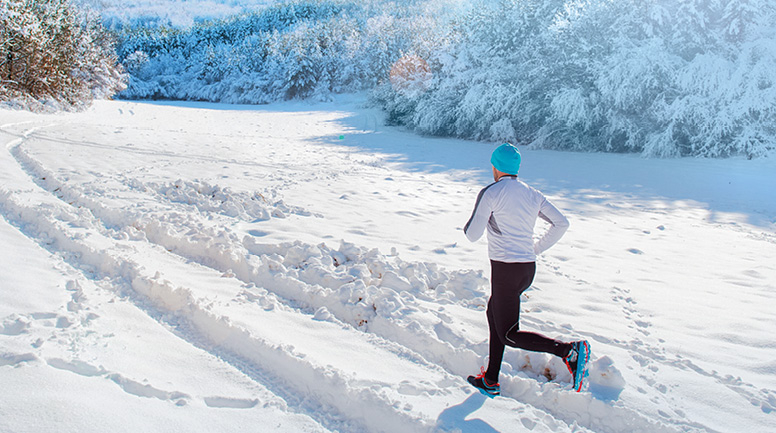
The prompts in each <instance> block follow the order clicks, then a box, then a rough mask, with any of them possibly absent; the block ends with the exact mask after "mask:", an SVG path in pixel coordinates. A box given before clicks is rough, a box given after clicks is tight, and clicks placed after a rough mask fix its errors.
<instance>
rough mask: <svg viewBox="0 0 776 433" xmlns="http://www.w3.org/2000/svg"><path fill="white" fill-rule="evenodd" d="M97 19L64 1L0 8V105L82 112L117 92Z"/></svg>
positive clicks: (118, 81) (23, 0)
mask: <svg viewBox="0 0 776 433" xmlns="http://www.w3.org/2000/svg"><path fill="white" fill-rule="evenodd" d="M117 61H118V58H117V56H116V53H115V49H114V45H113V43H112V39H111V37H110V35H109V34H108V33H107V32H105V30H104V29H103V28H102V26H101V24H100V21H99V17H96V16H93V15H88V14H86V13H84V12H82V11H80V10H79V9H78V8H76V7H75V6H74V5H72V4H71V3H70V1H69V0H4V1H3V3H2V5H0V101H6V104H8V103H10V104H11V105H21V106H23V107H27V108H32V109H36V108H41V107H43V106H45V105H51V106H53V108H54V109H62V108H65V109H68V108H73V107H76V108H77V107H83V106H85V105H88V104H89V103H91V101H92V100H93V99H94V98H104V97H109V96H111V95H113V94H115V93H116V92H117V91H120V90H121V89H123V88H124V87H123V83H124V77H123V75H122V72H121V67H120V66H119V65H118V63H117Z"/></svg>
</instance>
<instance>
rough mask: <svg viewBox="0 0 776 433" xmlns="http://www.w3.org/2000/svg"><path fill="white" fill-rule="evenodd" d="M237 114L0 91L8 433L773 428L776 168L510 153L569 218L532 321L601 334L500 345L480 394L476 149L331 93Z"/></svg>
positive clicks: (483, 179)
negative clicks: (545, 350) (76, 107)
mask: <svg viewBox="0 0 776 433" xmlns="http://www.w3.org/2000/svg"><path fill="white" fill-rule="evenodd" d="M239 108H240V107H231V106H219V105H210V104H195V105H191V104H185V105H181V104H170V105H154V104H136V103H121V102H102V103H98V104H96V105H95V107H94V108H92V109H91V110H89V111H88V112H86V113H80V114H65V115H47V116H44V115H32V114H29V113H22V112H10V111H2V112H0V114H1V115H2V120H0V139H2V142H3V143H4V144H5V151H4V153H3V154H2V157H0V164H2V166H1V167H0V168H2V173H1V174H0V180H1V181H2V183H1V184H0V214H1V215H2V216H3V219H2V220H0V226H1V229H0V235H1V236H2V242H3V245H4V246H5V248H4V253H3V262H4V263H5V265H4V266H3V267H2V270H0V283H1V284H2V291H0V297H1V298H0V301H1V302H0V379H2V382H3V383H4V384H6V383H7V384H8V387H7V391H6V392H4V393H2V394H0V395H2V396H1V397H0V399H2V405H0V431H40V430H51V429H53V425H54V424H55V423H57V422H59V421H57V420H60V419H65V420H66V422H67V423H68V426H69V428H71V429H72V430H79V431H84V430H86V431H103V430H105V429H106V428H109V427H113V428H116V427H119V426H123V427H126V426H127V425H130V426H132V427H133V428H134V427H137V428H140V427H142V428H145V429H149V430H151V431H192V430H194V431H201V430H206V429H213V428H215V429H218V430H224V431H225V430H227V429H234V428H235V426H243V427H244V426H245V425H256V426H257V429H258V430H261V431H273V430H274V431H354V432H355V431H375V432H379V431H385V432H394V431H402V432H405V431H455V430H462V431H515V430H525V431H602V432H625V431H741V430H747V431H766V430H767V429H766V426H768V425H771V424H772V423H773V422H774V419H773V417H774V414H773V413H772V412H773V408H774V407H776V392H774V389H775V388H776V385H775V383H776V380H774V374H773V373H775V372H776V361H774V359H776V356H774V355H776V347H774V346H773V339H772V336H771V334H772V329H771V328H772V323H773V322H774V316H775V315H776V314H774V312H773V311H772V310H773V309H772V308H770V306H771V305H773V301H774V298H775V297H776V294H774V291H773V288H774V287H773V281H776V267H774V265H773V264H772V263H771V262H770V261H769V260H767V259H766V258H767V257H773V256H776V254H774V253H776V245H774V244H775V243H776V236H774V220H773V215H776V203H774V202H775V201H776V200H774V198H773V195H772V191H773V189H774V188H776V184H774V183H775V182H774V175H773V174H772V173H773V164H772V163H769V162H768V161H755V162H749V161H738V160H732V161H701V160H667V161H652V160H643V159H640V158H633V157H629V156H612V155H580V154H564V153H558V152H525V154H524V161H525V163H524V168H523V169H522V171H521V177H523V178H524V179H525V180H526V181H528V182H529V183H533V184H534V185H536V186H537V187H539V188H540V189H543V190H544V191H545V193H547V194H548V195H549V196H550V197H551V198H552V199H553V200H554V201H555V202H556V204H558V205H559V207H561V208H562V209H563V210H564V211H565V212H566V213H568V214H569V216H570V218H571V219H572V230H571V231H570V232H569V234H568V235H567V236H566V237H565V238H564V239H563V240H562V241H561V244H559V245H558V246H556V247H555V248H553V249H552V250H551V251H550V252H548V254H546V255H545V256H544V257H542V258H541V259H540V262H539V273H538V275H537V279H536V281H535V283H534V287H533V289H532V290H531V291H529V292H528V293H527V296H526V299H525V304H524V308H523V311H524V314H523V318H522V326H523V328H524V329H533V330H538V331H540V332H543V333H546V334H548V335H551V336H555V337H558V338H563V339H573V338H586V339H588V340H590V341H591V343H592V346H593V353H594V362H593V371H592V376H591V386H590V388H589V389H588V390H587V391H586V392H583V393H581V394H577V393H574V392H572V391H570V389H569V388H570V386H569V383H568V382H569V380H570V376H569V374H568V372H567V371H565V367H564V366H563V365H562V363H561V362H560V361H559V360H557V359H550V358H549V357H547V356H545V355H537V354H530V353H526V352H521V351H516V350H508V351H507V356H506V357H505V365H504V373H505V375H504V376H503V378H502V381H501V384H502V391H503V394H504V397H502V398H498V399H495V400H487V401H486V400H485V399H484V397H481V396H480V395H479V394H477V393H474V392H473V390H472V389H471V388H470V386H469V385H468V384H467V383H466V382H465V380H464V378H465V376H466V375H468V374H471V373H474V372H476V371H477V370H478V368H479V366H480V365H483V363H484V362H485V355H486V353H487V342H486V336H487V324H486V321H485V314H484V304H485V302H486V300H487V293H488V286H487V278H486V276H487V271H488V263H487V258H486V253H485V243H484V242H480V243H476V244H468V243H466V241H465V238H464V237H463V234H462V233H461V232H460V227H461V226H462V225H463V224H464V223H465V222H466V220H467V218H468V216H469V212H470V211H471V207H472V205H473V201H474V198H475V197H476V194H477V192H478V191H479V189H480V188H481V187H482V186H484V185H486V184H487V183H489V179H488V175H489V172H488V165H487V161H488V156H489V152H490V150H491V146H488V145H485V144H481V143H470V142H462V141H455V140H439V139H433V140H432V139H423V138H420V137H416V136H413V135H410V134H405V133H402V132H401V131H398V130H395V129H391V128H387V127H385V126H383V123H382V122H381V121H380V117H379V115H378V113H375V112H372V111H370V110H366V109H361V108H358V106H357V104H354V103H350V102H347V101H344V102H340V103H339V104H321V105H318V106H309V105H302V104H279V105H276V106H268V107H258V108H254V107H251V108H250V109H247V110H240V109H239ZM720 173H726V174H720ZM678 179H681V183H677V182H679V180H678ZM31 390H36V391H35V392H33V391H31ZM19 395H26V396H28V398H25V399H19V398H18V396H19ZM83 407H87V408H90V409H91V410H89V411H87V412H84V411H83V409H82V408H83ZM46 408H51V410H47V409H46ZM137 410H141V411H142V413H145V414H147V415H146V416H144V417H143V419H140V420H139V419H136V417H133V416H132V415H131V414H132V413H136V412H135V411H137ZM246 423H247V424H246Z"/></svg>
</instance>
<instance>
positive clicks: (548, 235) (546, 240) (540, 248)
mask: <svg viewBox="0 0 776 433" xmlns="http://www.w3.org/2000/svg"><path fill="white" fill-rule="evenodd" d="M539 218H541V219H543V220H545V221H547V222H548V223H550V228H549V229H548V230H547V232H545V233H544V235H542V237H541V238H539V240H538V241H536V243H535V244H534V253H536V255H537V256H538V255H539V254H541V253H543V252H545V251H547V250H548V249H549V248H550V247H551V246H553V245H555V243H556V242H558V241H559V240H560V238H561V237H563V234H564V233H566V230H568V228H569V220H568V219H566V217H565V216H563V214H562V213H561V212H560V211H559V210H558V208H556V207H555V205H553V204H552V203H550V201H549V200H547V199H544V201H543V202H542V205H541V207H540V208H539Z"/></svg>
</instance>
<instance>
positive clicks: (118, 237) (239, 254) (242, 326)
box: [0, 125, 776, 432]
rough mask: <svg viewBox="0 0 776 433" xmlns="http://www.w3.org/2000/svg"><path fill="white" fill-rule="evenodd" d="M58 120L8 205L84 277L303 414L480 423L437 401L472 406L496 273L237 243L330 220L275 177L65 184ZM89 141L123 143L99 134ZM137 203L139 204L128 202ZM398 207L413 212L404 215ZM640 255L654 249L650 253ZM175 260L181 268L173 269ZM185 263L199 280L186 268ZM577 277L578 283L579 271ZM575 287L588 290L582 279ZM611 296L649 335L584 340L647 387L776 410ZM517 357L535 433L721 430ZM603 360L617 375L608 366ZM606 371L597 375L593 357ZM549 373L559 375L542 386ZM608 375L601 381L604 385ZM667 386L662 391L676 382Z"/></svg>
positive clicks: (19, 357) (246, 404)
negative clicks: (709, 394)
mask: <svg viewBox="0 0 776 433" xmlns="http://www.w3.org/2000/svg"><path fill="white" fill-rule="evenodd" d="M9 126H11V125H3V126H2V127H0V129H6V128H7V127H9ZM16 126H17V127H18V125H16ZM47 126H48V125H41V126H35V127H32V128H29V129H27V130H26V131H25V132H24V133H23V134H22V135H21V136H20V137H19V138H18V139H16V140H13V141H12V142H11V143H9V144H8V146H7V150H8V153H9V154H10V155H11V156H12V157H13V159H14V160H15V161H16V163H17V164H18V167H19V168H20V169H21V170H23V171H24V173H26V176H27V181H26V183H24V184H22V185H14V186H13V189H7V188H8V187H6V186H4V187H3V188H0V212H2V215H3V216H4V217H5V219H6V220H8V221H9V222H11V223H12V224H13V225H15V226H16V227H18V228H19V229H20V230H21V231H22V232H23V233H24V234H25V235H26V236H28V237H29V238H31V239H33V240H35V241H36V242H37V243H38V244H40V245H41V246H43V247H44V248H46V249H48V250H49V251H51V252H53V253H56V254H59V255H61V256H63V257H64V258H65V260H66V261H67V263H69V264H70V265H72V266H73V267H74V268H76V269H78V270H79V271H80V272H82V273H83V275H84V277H85V278H87V279H89V280H94V281H104V280H108V281H110V285H111V286H113V287H114V290H115V291H116V292H117V293H119V294H120V295H122V296H123V297H125V298H127V299H128V300H130V301H131V302H132V304H134V305H135V306H136V307H137V308H139V309H141V310H142V311H144V312H145V313H146V314H148V316H150V317H152V318H153V319H154V320H156V321H157V322H158V323H159V324H160V325H161V326H164V327H166V328H168V329H169V330H170V331H171V332H173V333H174V334H175V335H176V336H177V337H179V338H181V339H183V340H184V341H186V342H188V343H189V344H191V345H193V346H195V347H197V348H199V349H201V350H203V351H206V352H208V353H211V354H213V355H215V356H217V357H218V358H220V359H222V360H223V361H224V362H227V363H228V364H230V365H232V366H234V367H235V368H236V369H238V370H239V371H241V372H243V373H244V374H245V375H246V376H248V377H250V378H251V379H253V380H255V381H256V382H257V383H260V384H262V385H263V386H266V387H267V389H269V390H270V391H271V392H272V393H274V394H276V395H277V396H279V397H280V398H282V399H283V400H285V401H286V402H287V403H288V404H289V405H290V406H291V407H292V408H293V410H295V411H297V412H299V413H303V414H306V415H308V416H310V417H311V418H313V419H314V420H316V421H317V422H318V423H320V424H321V425H322V426H324V427H325V428H327V429H331V430H339V431H386V432H391V431H408V432H409V431H436V430H442V431H446V430H451V429H456V428H463V427H462V426H465V425H466V422H465V421H463V420H457V419H455V416H454V412H451V411H443V412H442V414H441V415H440V416H439V417H438V418H434V417H433V416H430V415H433V414H434V413H435V410H434V409H433V408H431V409H429V408H428V405H429V400H432V401H433V395H434V393H441V394H443V395H451V394H460V399H459V400H463V399H466V398H467V395H470V394H471V392H472V391H471V389H469V388H468V385H467V384H466V383H465V382H464V381H463V380H462V379H461V377H465V376H466V375H467V374H470V373H472V372H473V371H476V369H477V367H478V366H479V365H481V364H482V358H481V356H480V355H478V354H480V353H485V352H486V351H487V350H486V346H485V343H481V342H474V341H470V340H469V338H468V336H467V334H466V333H465V332H464V331H465V330H464V329H462V327H461V324H457V323H453V322H454V319H452V318H453V317H457V316H458V314H459V313H463V314H469V313H471V314H479V315H481V316H484V314H482V313H483V311H484V307H483V306H484V304H485V301H486V292H485V287H486V282H487V280H485V279H484V278H483V277H482V275H480V274H479V273H476V272H473V271H455V272H451V271H448V270H445V269H442V268H439V267H437V266H436V265H433V264H430V263H418V262H404V261H402V260H400V259H398V258H394V257H386V256H383V255H381V254H380V253H379V252H378V251H376V250H368V249H366V248H361V247H358V246H356V245H353V244H349V243H345V242H343V243H342V244H341V245H340V247H339V249H332V248H330V247H328V246H327V245H324V244H320V245H312V244H306V243H303V242H299V241H297V242H289V243H281V244H265V243H261V242H258V241H257V237H256V236H245V237H243V238H239V236H238V235H237V234H236V233H235V232H233V231H232V230H230V229H229V228H228V227H230V226H231V225H233V222H234V220H241V221H247V222H255V221H264V220H268V219H271V218H285V217H287V216H289V215H295V216H300V217H305V218H322V216H321V215H318V214H315V213H313V212H310V211H307V210H305V209H304V208H302V207H299V206H293V205H288V204H286V203H285V202H284V201H283V199H282V198H281V197H280V191H278V189H277V187H271V186H269V185H267V187H266V189H264V190H262V191H257V192H255V193H253V194H247V193H240V192H234V191H231V190H230V189H229V188H228V187H221V186H219V185H214V184H210V183H206V182H189V181H183V180H177V181H174V182H167V183H159V182H141V181H139V180H138V179H136V178H130V177H120V176H119V177H117V178H114V179H110V178H109V179H100V181H103V182H105V186H104V191H105V193H103V194H102V196H99V195H98V196H96V197H94V198H93V197H91V196H90V194H91V193H93V192H94V188H95V187H94V185H89V187H90V188H91V191H92V192H91V193H90V192H89V190H87V189H86V188H85V187H84V186H82V185H78V184H76V183H74V182H66V181H62V180H60V179H59V177H58V175H57V173H55V172H53V171H51V170H49V169H47V168H46V167H45V166H44V165H43V164H41V163H40V162H39V161H37V160H36V159H35V158H34V157H32V156H31V155H30V154H29V153H28V152H27V151H26V150H25V143H26V142H27V140H29V139H31V138H37V139H40V140H53V138H52V137H50V136H47V135H39V134H38V132H39V131H45V129H46V127H47ZM57 140H58V141H60V142H63V143H64V142H73V143H75V142H76V141H75V140H69V139H62V138H58V139H57ZM79 144H81V145H89V146H95V147H97V148H106V149H107V148H110V149H112V150H115V149H114V148H112V147H111V146H109V145H104V144H100V143H83V142H80V143H79ZM159 154H161V152H160V153H159ZM176 156H179V155H176ZM203 158H205V157H203ZM333 175H334V176H336V173H335V174H333ZM124 197H127V199H124ZM130 199H131V200H132V201H133V202H132V203H129V202H128V201H127V200H130ZM130 204H131V205H130ZM128 205H130V206H128ZM397 214H400V215H404V216H408V217H411V216H412V214H411V213H407V212H404V213H403V214H402V211H399V212H397ZM256 234H258V235H260V234H261V233H260V232H256ZM258 237H259V238H260V237H261V236H258ZM448 247H451V248H454V247H455V245H450V246H448ZM627 251H629V252H630V253H632V254H644V252H643V251H641V250H640V249H637V248H631V249H629V250H627ZM440 253H443V251H440ZM155 265H156V266H158V267H154V266H155ZM549 265H550V272H553V273H555V274H556V275H561V274H562V272H561V271H560V269H561V267H560V266H556V267H554V269H553V266H552V263H549ZM173 268H175V269H179V270H180V272H171V271H169V270H170V269H173ZM187 272H189V273H191V274H192V278H183V277H181V275H185V274H186V273H187ZM194 275H199V276H201V275H209V276H210V277H213V278H220V279H221V280H222V283H223V286H222V287H221V286H219V288H218V289H209V288H208V287H204V286H203V285H201V284H198V283H197V279H196V278H194V277H193V276H194ZM566 277H568V278H569V279H570V280H574V278H573V276H571V275H567V276H566ZM576 283H578V284H581V285H582V284H586V282H585V281H582V280H579V279H577V281H576ZM587 285H589V284H587ZM77 293H78V291H74V295H73V306H72V308H73V313H74V314H76V313H78V312H79V309H78V295H77ZM611 297H612V300H613V302H615V303H616V304H617V305H618V306H619V308H620V310H621V314H622V315H623V316H624V317H625V318H627V319H628V320H629V321H631V322H632V327H633V329H634V331H635V332H638V333H640V335H643V336H644V339H634V340H632V341H623V340H617V339H611V338H608V337H604V336H601V335H594V334H585V333H584V332H581V335H583V336H585V337H586V338H589V339H590V340H591V341H592V342H593V344H595V343H600V344H606V345H609V346H612V347H615V348H619V349H623V350H626V351H628V352H629V353H631V354H633V358H634V359H635V360H637V361H638V362H639V363H640V364H642V366H643V367H645V368H644V371H645V372H646V373H644V376H643V377H644V378H645V380H646V382H647V383H649V382H650V379H649V377H648V376H649V371H650V369H653V368H654V369H656V368H675V369H680V370H685V371H692V372H695V373H696V374H699V375H702V376H705V377H709V378H712V379H713V380H715V381H717V382H719V383H721V384H724V385H725V386H727V387H728V388H729V389H731V390H733V391H734V392H736V393H738V394H740V395H741V396H742V397H744V398H745V399H746V400H747V401H750V402H751V403H752V404H753V405H759V406H762V407H763V410H764V411H767V410H772V409H768V408H772V407H773V406H776V405H774V400H775V398H774V396H773V394H772V393H771V392H770V391H769V390H764V389H758V388H757V387H756V386H755V385H753V384H749V383H745V382H743V381H741V380H740V379H738V378H734V377H732V376H723V375H721V374H719V373H717V372H716V371H707V370H705V369H703V368H701V367H700V366H698V365H697V364H695V363H694V362H693V361H692V360H689V359H682V358H681V357H675V356H672V355H669V354H668V353H666V351H665V350H664V349H662V348H661V347H660V345H659V343H657V342H654V341H652V340H650V339H649V338H648V337H649V335H650V334H649V328H650V327H651V323H650V319H649V317H646V316H644V315H643V314H641V313H640V312H639V310H638V309H636V308H633V306H634V304H635V303H636V301H635V300H634V298H633V296H632V295H631V294H630V293H629V290H628V289H624V288H620V287H612V288H611ZM450 310H451V311H452V312H451V313H448V311H450ZM81 314H85V313H81ZM259 317H265V318H266V319H267V320H278V321H283V320H285V321H287V322H288V323H289V324H291V323H296V322H302V321H307V322H313V321H314V322H315V323H317V324H319V325H320V326H326V327H327V328H326V329H327V332H329V333H330V334H331V335H340V334H341V335H342V339H343V340H356V341H358V342H359V344H362V345H363V346H362V348H363V347H369V348H370V349H369V350H372V351H374V352H376V353H384V354H385V356H386V359H389V358H390V359H392V360H393V361H391V362H395V363H397V365H404V366H405V368H406V369H407V371H408V377H422V376H427V377H429V378H434V380H431V381H426V382H422V381H421V382H413V381H412V380H407V381H402V382H400V383H394V384H393V385H387V384H385V383H381V382H380V381H378V380H376V378H374V377H367V378H364V377H359V376H358V375H354V374H353V373H351V372H349V371H348V370H347V369H346V367H342V366H340V365H338V364H336V363H335V364H333V365H332V364H325V365H323V364H321V363H320V362H318V361H317V360H316V359H315V358H314V355H315V351H314V350H312V351H311V352H308V350H311V349H309V348H308V347H307V346H305V342H304V341H298V343H297V344H298V345H299V347H295V346H293V345H292V344H294V343H293V341H294V335H293V333H291V334H290V335H289V336H288V337H289V338H288V340H289V341H291V342H290V343H285V342H284V341H283V338H277V336H272V335H266V334H265V333H262V332H261V330H260V329H258V328H256V327H255V325H254V324H252V323H251V322H250V321H248V320H247V319H246V318H251V319H253V320H255V321H256V322H259V319H258V318H259ZM38 319H39V318H38ZM38 319H36V318H28V317H11V318H6V319H4V322H3V323H2V324H1V325H0V334H4V335H9V336H13V335H20V334H23V333H24V332H25V331H26V329H27V328H29V327H30V326H31V325H30V323H31V322H32V321H33V320H38ZM46 319H47V320H50V321H54V320H56V322H57V323H58V325H59V326H62V327H68V326H69V323H70V322H71V320H72V321H73V323H75V321H76V320H79V321H84V320H85V321H88V318H86V317H78V318H67V317H47V318H46ZM523 320H525V321H526V323H531V324H532V326H534V328H535V329H537V330H539V331H545V332H550V331H555V332H557V331H563V330H564V328H565V326H564V325H556V324H553V323H549V322H546V321H542V320H541V319H538V318H532V317H531V316H530V315H527V316H526V317H525V318H524V319H523ZM594 347H595V346H594ZM594 351H595V348H594ZM394 358H395V359H394ZM521 358H522V359H521ZM36 361H40V360H39V359H37V357H36V356H35V355H34V354H32V353H17V354H12V353H0V366H3V365H17V364H20V363H25V362H36ZM505 361H509V362H510V364H512V365H513V366H515V368H517V369H518V370H520V374H512V375H506V377H504V378H503V380H502V382H501V384H502V392H503V395H504V397H506V398H503V399H497V400H495V401H498V402H499V403H498V404H499V405H500V407H503V408H505V409H507V410H509V411H511V412H505V413H511V414H512V415H511V416H513V417H515V420H516V422H520V424H521V425H522V426H523V427H524V428H525V429H526V430H532V431H559V430H572V431H584V430H592V431H601V432H626V431H628V432H630V431H675V430H682V431H694V430H708V431H713V429H712V428H710V427H709V426H705V425H698V424H694V423H692V422H690V421H687V420H681V421H679V422H676V420H675V419H672V417H670V416H667V415H666V416H665V419H663V420H661V419H650V418H648V417H646V416H644V415H642V414H640V413H638V412H636V411H634V410H632V409H630V408H628V407H625V406H623V405H621V404H611V403H609V402H605V401H601V400H598V399H596V398H594V397H593V396H592V395H591V394H589V393H583V394H577V393H573V392H570V391H569V389H568V380H569V379H570V377H569V374H568V372H567V371H565V366H563V365H562V363H561V362H559V361H558V360H556V359H553V360H552V361H551V362H549V363H547V362H546V359H545V358H542V357H541V356H538V357H537V356H533V355H527V356H523V355H519V354H518V353H517V352H509V353H508V354H507V356H506V358H505ZM599 361H605V360H599ZM45 362H46V363H47V364H48V365H49V366H51V367H52V368H55V369H59V370H66V371H69V372H72V373H75V374H78V375H81V376H89V377H95V376H96V377H104V378H105V379H107V380H110V381H112V382H114V383H115V384H116V385H117V386H119V387H120V388H121V389H123V390H124V391H125V392H127V393H129V394H132V395H136V396H143V397H148V398H155V399H159V400H162V401H168V402H170V403H171V404H176V405H185V404H187V402H189V401H190V400H192V399H193V398H194V397H192V396H191V395H188V394H185V393H182V392H179V391H174V390H166V389H164V388H163V387H160V386H155V385H152V384H146V383H141V382H138V381H136V380H134V379H131V378H128V377H125V376H123V375H122V374H121V373H119V372H110V371H105V370H104V369H103V368H102V367H100V366H94V365H90V364H88V363H84V362H81V361H77V360H76V361H66V360H62V359H56V358H54V359H46V360H45ZM596 362H598V361H596ZM345 364H346V363H343V365H345ZM599 366H600V367H601V368H602V369H603V368H605V367H606V365H605V362H601V363H600V365H599ZM593 367H594V368H593V370H594V371H595V367H596V365H595V363H594V366H593ZM602 374H605V373H602ZM545 376H546V377H547V378H550V379H552V380H550V381H549V382H547V380H546V379H542V378H544V377H545ZM598 379H599V378H596V377H593V378H592V381H593V382H594V383H595V382H596V380H598ZM651 382H653V383H654V380H651ZM654 385H655V386H656V387H657V388H658V390H659V388H660V387H664V385H662V384H660V383H654ZM614 391H615V392H616V391H617V390H616V389H615V390H614ZM201 398H202V401H203V402H204V404H206V405H207V406H209V407H217V408H246V409H248V408H253V407H255V406H257V405H258V401H257V400H254V399H240V398H230V397H222V396H206V397H201ZM470 399H471V397H469V399H467V400H466V402H469V401H470ZM467 404H468V403H464V404H463V406H464V407H465V406H466V405H467ZM322 414H327V415H326V416H324V415H322ZM672 423H676V424H672ZM483 431H487V430H483Z"/></svg>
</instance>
